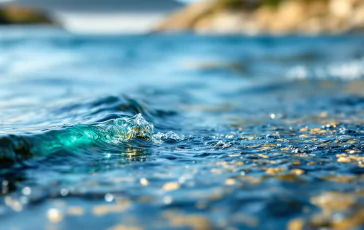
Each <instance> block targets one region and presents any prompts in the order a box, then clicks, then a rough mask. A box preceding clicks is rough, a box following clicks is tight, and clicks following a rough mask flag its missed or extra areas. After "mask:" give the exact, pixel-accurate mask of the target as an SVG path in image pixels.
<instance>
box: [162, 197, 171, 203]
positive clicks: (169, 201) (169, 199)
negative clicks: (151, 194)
mask: <svg viewBox="0 0 364 230" xmlns="http://www.w3.org/2000/svg"><path fill="white" fill-rule="evenodd" d="M172 201H173V199H172V197H171V196H165V197H164V198H163V203H164V204H171V203H172Z"/></svg>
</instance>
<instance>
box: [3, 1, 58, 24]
mask: <svg viewBox="0 0 364 230" xmlns="http://www.w3.org/2000/svg"><path fill="white" fill-rule="evenodd" d="M29 24H45V25H57V23H56V22H55V20H54V19H52V18H51V17H50V16H49V15H48V14H47V13H45V12H43V11H41V10H35V9H27V8H22V7H18V6H13V5H11V6H0V25H29Z"/></svg>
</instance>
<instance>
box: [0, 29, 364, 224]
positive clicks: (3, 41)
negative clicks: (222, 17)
mask: <svg viewBox="0 0 364 230" xmlns="http://www.w3.org/2000/svg"><path fill="white" fill-rule="evenodd" d="M363 39H364V38H363V37H361V36H338V37H254V38H246V37H240V36H225V37H220V36H194V35H189V34H184V35H145V36H109V37H106V36H105V37H104V36H80V35H72V34H68V33H66V32H63V31H60V30H54V29H46V28H31V29H27V30H25V29H22V28H11V27H8V28H6V27H4V28H1V29H0V89H1V90H0V109H1V113H0V124H1V125H0V167H1V169H0V179H1V189H0V191H1V197H0V200H1V201H0V226H1V229H80V228H81V227H83V228H94V229H109V228H110V229H124V228H130V229H143V228H148V229H170V228H171V227H174V228H178V229H285V228H288V229H316V228H320V227H322V228H337V229H361V226H362V225H363V224H364V223H363V219H364V212H363V210H364V155H363V151H364V130H363V127H364V90H363V87H364V81H363V79H364V46H363V45H362V44H363Z"/></svg>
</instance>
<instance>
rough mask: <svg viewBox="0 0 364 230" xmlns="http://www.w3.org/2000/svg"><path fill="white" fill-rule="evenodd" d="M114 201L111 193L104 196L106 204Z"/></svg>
mask: <svg viewBox="0 0 364 230" xmlns="http://www.w3.org/2000/svg"><path fill="white" fill-rule="evenodd" d="M113 200H114V196H113V195H112V194H111V193H107V194H106V195H105V201H106V202H112V201H113Z"/></svg>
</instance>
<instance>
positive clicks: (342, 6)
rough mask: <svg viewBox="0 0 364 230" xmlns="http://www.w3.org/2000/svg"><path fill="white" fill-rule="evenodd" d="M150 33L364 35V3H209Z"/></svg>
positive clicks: (336, 0)
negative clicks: (363, 33) (358, 33)
mask: <svg viewBox="0 0 364 230" xmlns="http://www.w3.org/2000/svg"><path fill="white" fill-rule="evenodd" d="M154 31H155V32H184V31H193V32H196V33H207V34H209V33H211V34H239V33H242V34H247V35H255V34H277V35H279V34H339V33H353V32H364V0H261V1H259V0H258V1H257V0H211V1H205V2H199V3H196V4H192V5H190V6H188V7H187V8H185V9H183V10H182V11H179V12H177V13H175V14H173V15H171V16H170V17H169V18H167V19H166V20H165V21H163V22H162V23H161V24H159V25H157V26H156V27H155V28H154Z"/></svg>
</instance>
